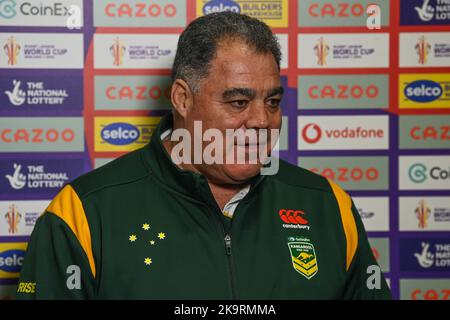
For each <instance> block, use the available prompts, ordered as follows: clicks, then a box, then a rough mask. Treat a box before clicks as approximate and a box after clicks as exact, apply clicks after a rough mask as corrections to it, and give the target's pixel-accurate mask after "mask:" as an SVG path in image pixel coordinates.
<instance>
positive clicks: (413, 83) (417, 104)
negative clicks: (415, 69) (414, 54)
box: [398, 73, 450, 109]
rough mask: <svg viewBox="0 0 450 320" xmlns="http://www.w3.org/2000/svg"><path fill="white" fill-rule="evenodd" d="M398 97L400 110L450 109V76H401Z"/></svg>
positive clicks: (427, 74)
mask: <svg viewBox="0 0 450 320" xmlns="http://www.w3.org/2000/svg"><path fill="white" fill-rule="evenodd" d="M398 96H399V101H398V105H399V108H400V109H414V108H421V109H428V108H430V109H432V108H440V109H447V108H450V74H448V73H418V74H400V75H399V93H398Z"/></svg>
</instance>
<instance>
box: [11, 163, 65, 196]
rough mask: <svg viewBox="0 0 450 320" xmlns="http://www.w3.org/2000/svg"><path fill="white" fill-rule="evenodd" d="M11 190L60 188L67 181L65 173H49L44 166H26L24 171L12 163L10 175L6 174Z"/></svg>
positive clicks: (20, 166)
mask: <svg viewBox="0 0 450 320" xmlns="http://www.w3.org/2000/svg"><path fill="white" fill-rule="evenodd" d="M5 179H7V180H8V182H9V185H10V187H11V188H13V189H15V190H21V189H23V188H25V187H26V188H30V189H36V188H57V189H59V188H61V187H62V186H63V185H64V183H66V182H68V181H69V177H68V175H67V172H49V171H47V170H46V168H45V166H44V165H28V166H26V168H25V169H24V168H23V167H22V165H21V164H20V163H14V165H13V168H12V170H11V174H6V175H5Z"/></svg>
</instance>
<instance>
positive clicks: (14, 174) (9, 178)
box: [0, 156, 83, 197]
mask: <svg viewBox="0 0 450 320" xmlns="http://www.w3.org/2000/svg"><path fill="white" fill-rule="evenodd" d="M0 164H1V167H0V190H1V193H2V195H11V196H17V195H30V194H33V195H41V196H46V197H51V196H54V195H55V194H56V193H57V192H58V190H59V189H61V188H62V187H63V186H64V185H65V184H66V183H68V182H70V181H72V180H73V179H75V178H76V177H78V176H79V175H81V174H82V173H83V159H81V158H70V157H69V156H67V157H52V158H51V159H43V158H40V159H39V158H33V159H20V160H19V159H1V160H0Z"/></svg>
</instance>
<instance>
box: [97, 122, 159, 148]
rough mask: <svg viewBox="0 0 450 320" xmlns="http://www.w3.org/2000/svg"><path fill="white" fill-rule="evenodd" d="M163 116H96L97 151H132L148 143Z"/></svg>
mask: <svg viewBox="0 0 450 320" xmlns="http://www.w3.org/2000/svg"><path fill="white" fill-rule="evenodd" d="M160 120H161V117H97V118H95V121H94V122H95V124H94V126H95V151H98V152H105V151H106V152H122V151H132V150H135V149H138V148H141V147H143V146H144V145H146V144H147V143H148V142H149V141H150V138H151V136H152V134H153V131H154V130H155V129H156V126H157V125H158V123H159V121H160Z"/></svg>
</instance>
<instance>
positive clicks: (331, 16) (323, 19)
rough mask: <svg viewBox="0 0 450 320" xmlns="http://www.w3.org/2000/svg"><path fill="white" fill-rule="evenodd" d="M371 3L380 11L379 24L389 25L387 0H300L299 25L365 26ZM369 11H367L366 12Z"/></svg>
mask: <svg viewBox="0 0 450 320" xmlns="http://www.w3.org/2000/svg"><path fill="white" fill-rule="evenodd" d="M371 5H377V6H378V7H379V8H380V9H379V10H380V13H381V17H380V18H381V26H388V25H389V11H390V10H389V0H356V1H355V0H352V1H349V0H347V1H330V0H300V1H298V26H299V27H366V25H367V20H368V18H369V17H370V16H371V15H369V13H371V12H372V11H370V10H368V9H370V6H371ZM368 11H369V13H368Z"/></svg>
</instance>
